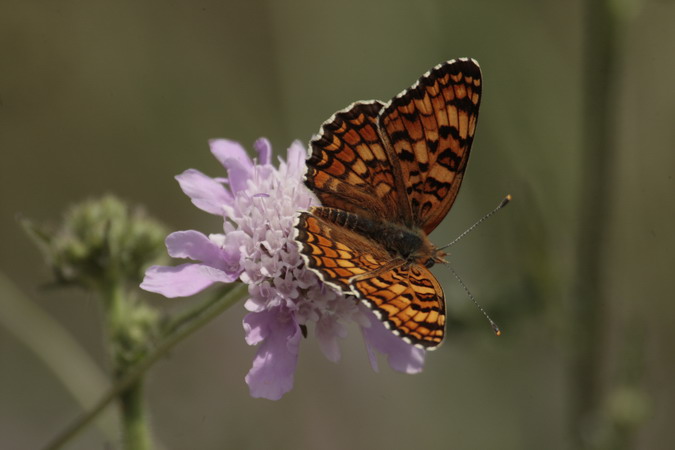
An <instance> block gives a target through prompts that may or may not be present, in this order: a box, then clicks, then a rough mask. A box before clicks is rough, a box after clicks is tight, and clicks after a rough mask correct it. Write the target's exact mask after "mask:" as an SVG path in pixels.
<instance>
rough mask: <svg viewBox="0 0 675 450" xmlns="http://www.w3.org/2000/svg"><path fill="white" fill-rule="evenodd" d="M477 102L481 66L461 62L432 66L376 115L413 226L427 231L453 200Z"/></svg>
mask: <svg viewBox="0 0 675 450" xmlns="http://www.w3.org/2000/svg"><path fill="white" fill-rule="evenodd" d="M480 99H481V74H480V68H479V67H478V64H476V62H475V61H473V60H469V59H462V60H455V61H450V62H447V63H444V64H440V65H438V66H436V67H434V68H433V69H432V70H431V71H429V72H427V73H426V74H425V75H423V76H422V77H421V78H420V79H419V81H418V82H417V83H415V84H414V85H413V86H412V87H411V88H410V89H407V90H405V91H403V92H402V93H401V94H399V95H398V96H396V97H395V98H394V99H393V100H392V101H391V102H389V103H388V104H387V105H386V106H385V107H384V108H383V109H382V111H381V112H380V117H379V125H380V130H381V132H382V134H383V135H384V139H385V140H386V141H388V144H389V145H390V146H391V148H392V149H393V151H394V153H395V154H396V156H397V159H398V162H399V164H400V166H401V172H402V177H403V181H404V184H405V190H406V195H407V198H408V200H409V202H410V207H411V210H412V217H413V218H414V221H415V225H417V226H419V227H420V228H422V229H423V230H424V231H425V232H426V233H430V232H431V231H432V230H433V229H434V228H436V226H437V225H438V224H439V223H440V222H441V221H442V220H443V218H444V217H445V215H446V214H447V213H448V210H449V209H450V207H451V206H452V204H453V202H454V201H455V197H456V196H457V192H458V191H459V187H460V184H461V182H462V177H463V176H464V171H465V169H466V164H467V162H468V159H469V151H470V149H471V143H472V141H473V136H474V132H475V130H476V121H477V120H478V107H479V105H480Z"/></svg>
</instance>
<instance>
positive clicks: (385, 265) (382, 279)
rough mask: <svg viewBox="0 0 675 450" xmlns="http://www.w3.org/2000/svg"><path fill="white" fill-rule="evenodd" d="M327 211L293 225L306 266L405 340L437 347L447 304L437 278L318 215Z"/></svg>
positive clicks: (306, 216) (312, 213) (320, 210)
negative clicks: (361, 304)
mask: <svg viewBox="0 0 675 450" xmlns="http://www.w3.org/2000/svg"><path fill="white" fill-rule="evenodd" d="M325 210H327V208H323V207H318V208H312V209H311V210H310V212H303V213H300V215H299V217H298V220H297V222H296V225H295V228H296V240H297V241H298V242H300V243H301V244H302V245H301V246H300V253H301V254H302V255H303V258H304V260H305V263H306V264H307V267H308V268H310V269H311V270H313V271H314V272H316V273H317V274H318V275H319V276H320V278H321V279H322V280H323V281H324V282H325V283H327V284H329V285H331V286H333V287H334V288H336V289H338V290H340V291H341V292H343V293H345V294H349V295H354V296H355V297H357V298H358V299H360V300H361V301H362V302H363V303H364V304H365V305H367V306H368V307H369V308H370V309H372V310H373V312H374V313H375V315H376V316H377V317H378V318H379V319H380V320H381V321H383V322H384V323H385V325H386V326H387V327H388V328H390V329H391V330H393V331H394V333H396V334H397V335H399V336H401V338H403V339H404V340H406V341H407V342H409V343H411V344H414V345H419V346H421V347H424V348H426V349H433V348H435V347H436V346H438V344H439V343H440V342H441V341H442V339H443V327H444V323H445V302H444V298H443V290H442V289H441V286H440V285H439V283H438V281H437V280H436V278H435V277H434V276H433V275H432V274H431V272H429V270H428V269H427V268H425V267H423V266H420V265H418V264H406V262H405V261H404V260H402V259H395V258H392V257H391V256H390V255H389V254H388V253H387V251H386V250H385V249H384V248H383V247H382V246H380V245H379V244H378V243H377V242H376V241H375V240H373V239H369V238H368V237H365V236H363V235H361V234H359V233H356V232H354V231H352V230H350V229H348V228H346V227H343V226H340V225H338V224H336V223H334V222H331V221H329V220H326V219H324V218H322V217H320V216H321V215H323V214H322V213H323V212H324V211H325ZM315 214H317V215H315Z"/></svg>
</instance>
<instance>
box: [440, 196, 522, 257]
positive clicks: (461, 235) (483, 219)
mask: <svg viewBox="0 0 675 450" xmlns="http://www.w3.org/2000/svg"><path fill="white" fill-rule="evenodd" d="M510 201H511V194H508V195H507V196H506V197H504V200H502V201H501V203H499V205H497V207H496V208H495V209H493V210H492V211H490V212H489V213H487V214H485V215H484V216H483V217H481V219H480V220H479V221H478V222H476V223H474V224H473V225H471V226H470V227H469V228H467V229H466V231H465V232H464V233H462V234H460V235H459V236H457V238H456V239H455V240H454V241H452V242H451V243H449V244H447V245H444V246H443V247H439V248H438V250H443V249H444V248H448V247H451V246H453V245H455V244H456V243H457V242H459V241H460V239H462V238H463V237H464V236H466V235H467V234H469V233H471V232H472V231H473V230H475V229H476V228H477V227H478V225H480V224H481V223H483V222H485V221H486V220H487V219H488V218H489V217H491V216H492V215H493V214H494V213H496V212H497V211H499V210H500V209H502V208H503V207H505V206H506V205H508V204H509V202H510Z"/></svg>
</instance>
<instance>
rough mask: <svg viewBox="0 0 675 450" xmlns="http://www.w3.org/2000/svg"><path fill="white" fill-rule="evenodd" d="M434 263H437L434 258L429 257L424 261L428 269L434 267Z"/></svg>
mask: <svg viewBox="0 0 675 450" xmlns="http://www.w3.org/2000/svg"><path fill="white" fill-rule="evenodd" d="M434 264H436V261H434V258H429V259H427V260H426V261H424V267H426V268H427V269H428V268H430V267H432V266H433V265H434Z"/></svg>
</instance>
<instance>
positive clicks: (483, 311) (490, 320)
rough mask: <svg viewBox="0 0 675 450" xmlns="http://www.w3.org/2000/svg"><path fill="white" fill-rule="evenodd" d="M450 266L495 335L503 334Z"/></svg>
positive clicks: (450, 267)
mask: <svg viewBox="0 0 675 450" xmlns="http://www.w3.org/2000/svg"><path fill="white" fill-rule="evenodd" d="M507 198H508V197H507ZM497 209H499V208H497ZM493 212H494V211H493ZM479 223H480V222H479ZM448 268H449V269H450V272H452V274H453V275H454V276H455V278H457V281H459V284H460V285H461V286H462V287H463V288H464V291H465V292H466V295H468V296H469V298H470V299H471V301H472V302H473V304H474V305H476V308H478V309H479V310H480V312H482V313H483V315H484V316H485V318H486V319H487V320H488V321H489V322H490V326H491V327H492V331H494V332H495V335H497V336H501V335H502V330H501V329H500V328H499V326H497V324H496V323H495V321H494V320H492V319H491V318H490V316H489V315H488V313H487V312H486V311H485V310H484V309H483V307H482V306H480V304H479V303H478V302H477V301H476V298H475V297H474V296H473V294H471V291H470V290H469V288H468V287H466V284H464V281H462V279H461V278H460V277H459V275H458V274H457V272H455V269H453V268H452V266H451V265H450V264H448Z"/></svg>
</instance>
